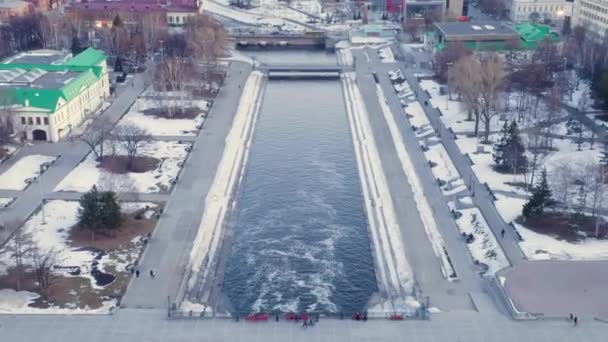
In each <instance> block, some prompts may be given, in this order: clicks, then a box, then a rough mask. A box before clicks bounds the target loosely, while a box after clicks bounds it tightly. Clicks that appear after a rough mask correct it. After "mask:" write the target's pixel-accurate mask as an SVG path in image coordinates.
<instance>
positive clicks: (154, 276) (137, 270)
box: [131, 268, 156, 279]
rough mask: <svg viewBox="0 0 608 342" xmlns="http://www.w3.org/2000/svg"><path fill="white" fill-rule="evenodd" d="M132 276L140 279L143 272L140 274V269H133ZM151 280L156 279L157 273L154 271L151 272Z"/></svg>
mask: <svg viewBox="0 0 608 342" xmlns="http://www.w3.org/2000/svg"><path fill="white" fill-rule="evenodd" d="M131 274H135V278H139V275H140V274H141V272H139V269H134V268H132V269H131ZM150 278H152V279H154V278H156V272H154V270H150Z"/></svg>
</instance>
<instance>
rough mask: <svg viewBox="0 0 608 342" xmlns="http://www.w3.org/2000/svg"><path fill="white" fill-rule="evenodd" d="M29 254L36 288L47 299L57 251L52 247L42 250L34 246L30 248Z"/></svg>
mask: <svg viewBox="0 0 608 342" xmlns="http://www.w3.org/2000/svg"><path fill="white" fill-rule="evenodd" d="M31 256H32V264H33V267H34V273H35V274H36V280H37V283H38V290H39V291H40V295H41V296H42V298H43V299H48V297H49V289H50V288H51V285H52V283H53V280H54V278H53V266H54V265H55V263H56V262H57V252H55V250H53V249H50V250H43V249H41V248H39V247H35V248H33V249H32V252H31Z"/></svg>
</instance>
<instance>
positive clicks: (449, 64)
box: [445, 62, 453, 111]
mask: <svg viewBox="0 0 608 342" xmlns="http://www.w3.org/2000/svg"><path fill="white" fill-rule="evenodd" d="M452 64H453V63H452V62H448V63H446V65H447V66H448V75H447V76H448V77H447V90H448V96H447V97H446V98H445V110H446V111H447V110H448V103H449V102H450V66H452Z"/></svg>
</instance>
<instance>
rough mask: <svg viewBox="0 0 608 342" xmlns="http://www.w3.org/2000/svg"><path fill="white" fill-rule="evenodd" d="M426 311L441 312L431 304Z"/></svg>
mask: <svg viewBox="0 0 608 342" xmlns="http://www.w3.org/2000/svg"><path fill="white" fill-rule="evenodd" d="M427 311H428V312H429V313H440V312H441V310H440V309H439V308H438V307H436V306H431V307H430V308H428V310H427Z"/></svg>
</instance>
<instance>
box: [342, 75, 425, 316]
mask: <svg viewBox="0 0 608 342" xmlns="http://www.w3.org/2000/svg"><path fill="white" fill-rule="evenodd" d="M342 81H343V84H344V92H345V99H346V101H347V105H346V108H347V114H348V119H349V124H350V127H351V132H353V144H354V149H355V156H356V158H357V166H358V167H357V170H358V172H359V178H360V180H361V184H362V189H363V197H364V198H365V210H366V212H367V215H368V217H375V218H376V219H370V220H369V225H370V227H369V231H370V236H371V240H372V246H373V247H372V248H373V249H374V253H373V254H374V256H375V257H376V262H375V264H376V272H377V273H378V277H377V278H378V279H379V283H380V284H379V287H380V292H381V293H385V294H386V295H387V296H388V298H383V301H381V302H380V303H377V304H376V305H374V306H373V307H371V308H369V309H368V311H369V312H405V313H407V314H412V313H414V311H415V310H416V309H417V308H418V307H419V306H420V304H419V303H418V302H417V301H416V300H415V298H414V297H413V291H414V279H413V274H412V269H411V266H410V264H409V262H408V260H407V258H406V255H405V247H404V245H403V243H402V241H403V239H402V236H401V230H400V228H399V224H398V223H397V219H396V214H395V209H394V207H393V201H392V198H391V192H390V190H389V188H388V184H387V181H386V176H385V173H384V170H383V168H382V163H381V161H380V155H379V152H378V148H377V146H376V144H375V140H374V139H373V131H372V128H371V124H370V122H369V118H368V117H369V114H368V113H367V111H366V109H365V103H364V102H363V98H362V96H361V92H360V91H359V88H358V86H357V84H356V81H355V76H354V74H346V75H344V76H343V78H342ZM381 102H382V101H381ZM363 137H367V138H363ZM389 241H390V243H389ZM399 289H401V290H399ZM402 291H404V292H405V293H404V292H402Z"/></svg>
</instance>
